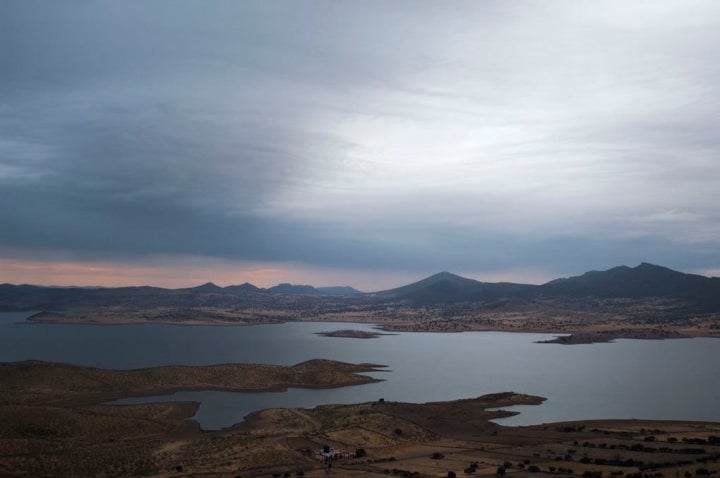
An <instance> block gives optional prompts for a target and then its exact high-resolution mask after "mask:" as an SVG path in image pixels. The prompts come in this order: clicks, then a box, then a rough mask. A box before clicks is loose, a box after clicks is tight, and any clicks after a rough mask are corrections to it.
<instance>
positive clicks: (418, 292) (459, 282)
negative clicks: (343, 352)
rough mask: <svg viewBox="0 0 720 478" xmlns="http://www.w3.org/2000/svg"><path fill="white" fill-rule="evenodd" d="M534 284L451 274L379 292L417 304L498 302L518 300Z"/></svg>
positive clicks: (433, 276) (446, 273)
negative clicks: (478, 279) (484, 280)
mask: <svg viewBox="0 0 720 478" xmlns="http://www.w3.org/2000/svg"><path fill="white" fill-rule="evenodd" d="M533 287H536V286H533V285H526V284H512V283H509V282H498V283H490V282H480V281H476V280H474V279H468V278H465V277H461V276H459V275H456V274H452V273H450V272H440V273H438V274H435V275H432V276H430V277H427V278H425V279H422V280H420V281H418V282H414V283H412V284H408V285H406V286H402V287H398V288H396V289H390V290H385V291H381V292H376V293H374V294H373V296H374V297H376V298H379V299H397V300H407V301H411V302H414V303H418V304H434V303H450V302H467V301H478V300H497V299H500V298H504V297H515V296H517V295H518V294H520V293H521V292H524V291H527V290H529V289H531V288H533Z"/></svg>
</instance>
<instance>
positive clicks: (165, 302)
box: [0, 263, 720, 312]
mask: <svg viewBox="0 0 720 478" xmlns="http://www.w3.org/2000/svg"><path fill="white" fill-rule="evenodd" d="M303 296H305V297H303ZM586 297H597V298H629V299H644V298H663V299H673V300H681V301H683V302H684V303H685V304H686V309H687V310H688V311H696V312H720V278H709V277H704V276H700V275H696V274H685V273H682V272H678V271H674V270H672V269H668V268H666V267H661V266H657V265H653V264H647V263H642V264H640V265H639V266H637V267H627V266H619V267H614V268H612V269H609V270H606V271H590V272H586V273H585V274H582V275H580V276H576V277H568V278H564V279H556V280H553V281H550V282H548V283H546V284H543V285H540V286H537V285H528V284H513V283H507V282H499V283H489V282H480V281H477V280H473V279H468V278H466V277H461V276H458V275H456V274H451V273H449V272H440V273H438V274H434V275H432V276H430V277H427V278H425V279H422V280H420V281H417V282H414V283H412V284H408V285H405V286H402V287H398V288H395V289H390V290H384V291H380V292H374V293H370V294H366V293H362V292H360V291H358V290H356V289H353V288H352V287H348V286H337V287H317V288H316V287H313V286H311V285H293V284H289V283H283V284H278V285H276V286H274V287H270V288H267V289H261V288H258V287H256V286H254V285H252V284H249V283H245V284H240V285H232V286H228V287H224V288H223V287H220V286H218V285H216V284H213V283H212V282H208V283H206V284H203V285H200V286H197V287H190V288H185V289H164V288H160V287H149V286H143V287H116V288H112V287H107V288H97V287H42V286H33V285H12V284H0V310H5V311H12V310H38V311H60V310H70V309H89V308H105V307H118V308H127V309H141V308H157V307H166V308H193V307H228V308H236V307H249V308H252V307H255V306H263V307H270V308H272V307H280V308H282V307H286V306H287V307H291V308H292V307H296V305H297V304H299V303H302V304H305V305H303V306H306V305H307V304H308V302H307V301H308V300H309V301H311V302H310V303H312V304H321V303H323V302H324V301H325V302H327V303H330V302H332V303H333V304H334V305H333V307H339V308H340V309H342V307H343V304H345V305H347V306H348V307H351V306H355V305H357V304H359V303H361V302H364V303H368V304H371V303H383V302H387V303H397V302H401V303H403V304H406V305H410V306H413V305H415V306H424V305H432V304H453V303H461V302H478V303H483V304H484V305H483V306H485V307H492V306H493V304H495V305H497V304H507V303H508V302H523V303H524V302H527V301H534V300H538V299H545V298H567V299H571V300H581V299H583V298H586Z"/></svg>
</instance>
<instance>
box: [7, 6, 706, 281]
mask: <svg viewBox="0 0 720 478" xmlns="http://www.w3.org/2000/svg"><path fill="white" fill-rule="evenodd" d="M718 51H720V2H717V1H714V0H708V1H694V0H690V1H687V0H676V1H668V0H651V1H642V0H639V1H633V2H627V1H624V0H623V1H613V0H609V1H603V2H590V1H588V2H581V1H577V0H565V1H563V0H555V1H539V0H538V1H513V0H499V1H467V2H458V1H443V2H437V1H433V2H431V1H422V0H421V1H393V2H387V1H373V0H370V1H366V0H363V1H343V0H339V1H337V0H332V1H330V0H329V1H307V0H300V1H294V0H293V1H290V0H288V1H280V0H277V1H270V2H268V1H265V0H258V1H252V0H247V1H242V2H236V1H229V0H228V1H220V0H194V1H190V0H178V1H175V0H129V1H123V2H117V1H110V0H107V1H101V0H98V1H90V0H68V1H64V2H54V1H36V0H3V1H2V2H0V282H10V283H33V284H54V285H70V284H73V285H137V284H152V285H161V286H167V287H183V286H189V285H195V284H199V283H202V282H207V281H213V282H216V283H218V284H220V285H229V284H238V283H242V282H246V281H249V282H252V283H255V284H256V285H259V286H270V285H273V284H277V283H278V282H292V283H300V284H307V283H309V284H314V285H318V286H327V285H352V286H355V287H357V288H359V289H362V290H366V291H372V290H379V289H383V288H389V287H394V286H397V285H401V284H403V283H407V282H409V281H412V280H417V279H420V278H422V277H424V276H427V275H429V274H432V273H435V272H439V271H444V270H447V271H452V272H455V273H459V274H462V275H465V276H468V277H473V278H476V279H480V280H487V281H501V280H506V281H513V282H523V283H542V282H544V281H547V280H550V279H553V278H556V277H561V276H570V275H577V274H581V273H583V272H585V271H587V270H593V269H594V270H603V269H608V268H610V267H613V266H617V265H621V264H626V265H631V266H633V265H637V264H638V263H640V262H651V263H656V264H661V265H665V266H668V267H672V268H674V269H678V270H682V271H686V272H697V273H702V274H706V275H720V134H718V132H719V131H720V61H718Z"/></svg>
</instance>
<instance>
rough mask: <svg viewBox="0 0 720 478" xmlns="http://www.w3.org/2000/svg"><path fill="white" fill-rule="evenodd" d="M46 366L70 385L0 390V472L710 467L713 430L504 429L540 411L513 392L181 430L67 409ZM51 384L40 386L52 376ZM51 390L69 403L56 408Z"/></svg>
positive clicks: (131, 414)
mask: <svg viewBox="0 0 720 478" xmlns="http://www.w3.org/2000/svg"><path fill="white" fill-rule="evenodd" d="M58 370H64V371H65V372H66V378H67V379H68V380H66V381H62V382H60V383H58V384H53V385H51V386H50V387H48V388H49V390H52V391H49V392H48V393H44V392H42V391H40V389H39V385H38V384H39V380H38V381H35V382H34V383H35V385H34V387H35V388H34V391H33V392H30V391H27V392H24V398H23V399H22V400H20V401H18V400H17V399H18V392H17V390H15V391H11V393H9V394H8V393H3V402H2V406H0V475H2V476H139V475H147V476H163V477H180V476H213V477H215V476H217V477H220V476H222V477H237V476H243V477H256V476H258V477H259V476H263V477H273V476H281V477H285V476H292V477H295V476H306V477H321V476H327V475H331V476H339V477H361V476H362V477H373V476H377V477H380V476H415V477H447V476H449V475H448V473H449V472H454V473H455V474H456V476H496V474H497V473H499V472H500V473H505V474H506V475H513V476H517V477H522V476H528V475H544V476H561V475H568V476H582V477H585V478H595V477H597V476H603V477H606V478H612V477H622V478H625V477H627V476H628V475H629V476H630V477H633V478H634V477H642V476H646V477H653V478H659V477H660V476H663V477H673V476H682V477H683V478H685V477H686V476H702V475H703V474H704V473H708V474H713V473H717V471H718V470H719V469H720V464H719V463H718V457H720V443H718V442H716V441H715V440H717V438H713V437H717V436H718V435H720V424H711V423H697V422H695V423H681V422H645V421H642V422H641V421H632V420H628V421H588V422H573V423H562V424H548V425H541V426H534V427H517V428H508V427H502V426H499V425H497V424H495V423H492V422H490V421H489V420H491V419H494V418H499V417H502V416H507V415H508V414H509V412H504V411H501V410H500V411H498V410H492V409H497V408H498V407H507V406H512V405H516V404H538V403H540V402H541V401H542V399H541V398H539V397H532V396H527V395H521V394H515V393H500V394H493V395H486V396H483V397H479V398H477V399H471V400H459V401H454V402H441V403H428V404H408V403H394V402H381V401H379V402H375V403H364V404H358V405H325V406H320V407H317V408H315V409H312V410H304V409H270V410H264V411H260V412H257V413H254V414H252V415H250V416H249V417H248V419H247V420H246V421H245V422H243V423H241V424H238V425H236V426H234V427H231V428H228V429H224V430H221V431H217V432H204V431H202V430H200V429H199V428H198V427H197V425H196V424H195V423H194V422H190V421H186V420H185V418H186V417H189V416H191V415H192V414H193V413H194V412H195V409H196V406H197V405H196V404H192V403H162V404H146V405H123V406H117V405H99V404H86V403H75V402H74V400H72V397H76V396H77V395H76V394H77V393H78V392H77V390H76V387H79V388H80V389H81V390H85V389H86V388H87V385H86V384H85V382H84V381H83V380H84V379H82V380H80V379H79V380H75V379H73V378H72V377H71V375H72V373H70V370H71V369H68V368H65V367H64V366H58ZM110 373H111V374H112V373H113V372H110ZM53 374H54V372H53V373H51V374H50V375H47V374H46V377H47V376H52V377H57V378H60V375H53ZM2 383H3V386H4V384H5V382H2ZM63 384H64V385H63ZM63 386H64V388H63ZM63 390H64V391H65V393H67V394H68V398H67V399H66V400H65V401H61V402H57V401H56V400H57V399H58V398H59V395H61V394H62V392H63ZM82 393H83V394H84V393H85V392H82ZM33 397H35V398H34V399H33ZM28 400H29V401H28ZM48 400H49V402H51V403H46V401H48ZM709 440H710V441H709ZM325 445H328V446H331V447H335V448H342V449H346V450H350V451H353V452H355V451H357V452H359V453H358V455H359V456H358V457H357V458H354V459H348V460H336V461H334V462H333V463H332V467H331V468H329V467H328V465H327V464H326V463H323V462H322V460H321V459H319V457H317V456H315V455H314V454H313V453H309V454H308V453H307V450H317V449H322V447H323V446H325ZM688 474H689V475H688ZM450 476H452V475H450Z"/></svg>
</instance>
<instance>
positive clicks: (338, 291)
mask: <svg viewBox="0 0 720 478" xmlns="http://www.w3.org/2000/svg"><path fill="white" fill-rule="evenodd" d="M316 289H317V290H318V291H320V293H321V294H325V295H357V294H363V292H361V291H359V290H357V289H355V288H353V287H350V286H348V285H342V286H331V287H316Z"/></svg>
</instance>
